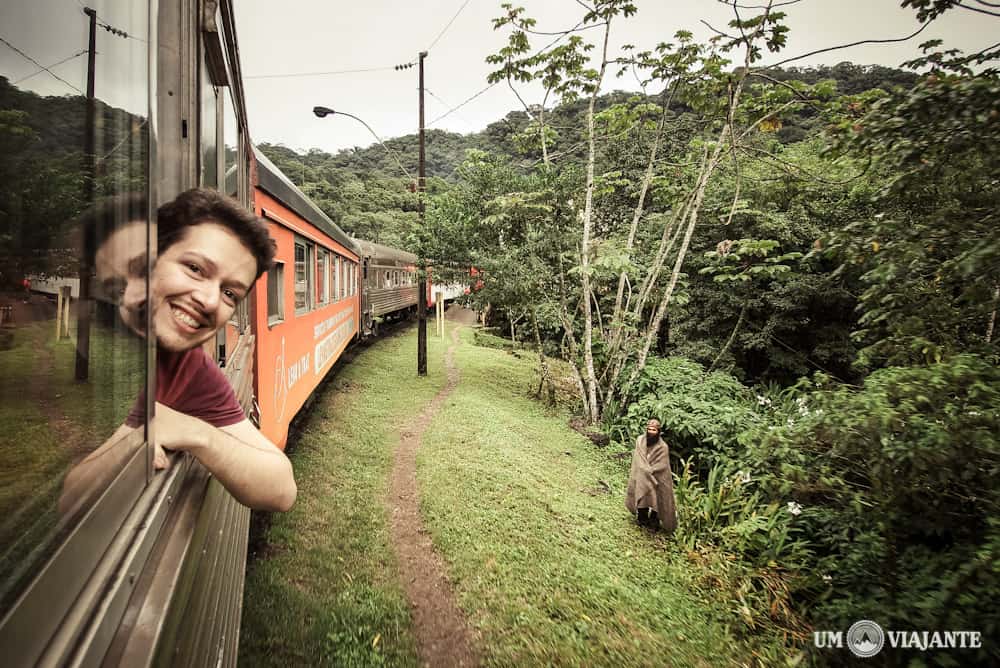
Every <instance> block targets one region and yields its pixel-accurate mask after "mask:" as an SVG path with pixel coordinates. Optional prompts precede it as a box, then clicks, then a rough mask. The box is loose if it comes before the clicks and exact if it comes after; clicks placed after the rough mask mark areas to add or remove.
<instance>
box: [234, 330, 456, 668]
mask: <svg viewBox="0 0 1000 668" xmlns="http://www.w3.org/2000/svg"><path fill="white" fill-rule="evenodd" d="M428 343H429V346H428V352H429V355H428V358H429V363H428V375H427V377H426V378H422V379H418V378H417V377H416V341H415V333H414V331H413V330H411V331H410V332H409V333H408V334H406V335H402V336H398V337H395V338H391V339H387V340H383V341H379V342H377V343H375V344H374V345H373V346H372V347H371V348H369V349H368V350H366V351H364V352H362V353H361V354H360V355H359V356H358V357H357V358H356V359H355V360H354V361H353V362H352V363H351V364H349V365H347V366H346V367H344V368H343V369H342V370H341V371H340V372H339V374H338V376H337V378H336V379H335V380H334V381H333V383H331V386H330V387H329V388H327V390H326V391H324V392H323V394H322V396H321V397H320V398H319V399H318V400H317V401H316V403H315V404H314V408H313V410H312V413H311V415H310V416H309V418H308V420H307V422H306V423H305V424H304V425H303V429H302V433H301V435H300V437H299V440H298V443H297V444H296V446H295V451H294V453H293V454H292V463H293V465H294V467H295V479H296V482H297V483H298V487H299V495H298V500H297V501H296V503H295V506H294V507H293V508H292V510H291V511H290V512H288V513H285V514H280V515H278V514H276V515H274V516H273V521H272V524H271V526H270V529H269V530H268V532H267V543H268V547H267V552H266V554H265V555H264V556H262V557H260V558H258V559H257V561H256V562H255V563H254V565H253V567H252V569H251V571H250V573H249V576H248V579H247V583H246V589H245V591H246V594H245V601H244V611H243V626H242V630H241V637H240V665H241V666H282V667H287V666H293V665H294V666H319V665H323V666H377V665H392V666H415V665H417V658H416V649H415V643H414V640H413V637H412V634H411V630H410V618H409V611H408V606H407V603H406V598H405V595H404V593H403V590H402V588H401V587H400V585H399V579H398V578H399V576H398V570H397V564H396V560H395V557H394V555H393V553H392V549H391V546H390V538H389V529H388V517H387V514H386V509H385V495H386V492H387V490H388V485H389V482H388V481H389V474H390V471H391V468H392V455H393V451H394V450H395V448H396V445H397V443H398V438H399V436H398V432H399V428H400V427H401V426H403V425H404V424H405V423H406V422H407V421H408V420H411V419H412V416H413V415H415V414H417V413H418V412H419V411H420V410H422V408H423V406H424V405H425V404H426V403H427V402H429V401H430V400H431V399H432V398H433V397H434V395H435V394H436V393H437V392H438V390H439V389H440V388H441V387H442V386H443V385H444V382H445V375H444V371H443V366H442V351H443V349H444V348H443V343H442V342H441V340H440V339H437V338H436V337H434V336H429V337H428ZM376 638H377V639H378V640H377V642H376Z"/></svg>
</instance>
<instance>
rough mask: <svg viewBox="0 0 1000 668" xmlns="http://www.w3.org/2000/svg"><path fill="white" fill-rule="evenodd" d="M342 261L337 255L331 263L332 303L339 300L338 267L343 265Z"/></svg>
mask: <svg viewBox="0 0 1000 668" xmlns="http://www.w3.org/2000/svg"><path fill="white" fill-rule="evenodd" d="M343 262H344V260H343V258H342V257H340V256H339V255H338V256H336V258H334V261H333V299H334V301H336V300H339V299H340V265H341V264H343Z"/></svg>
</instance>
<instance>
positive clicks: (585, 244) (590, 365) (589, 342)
mask: <svg viewBox="0 0 1000 668" xmlns="http://www.w3.org/2000/svg"><path fill="white" fill-rule="evenodd" d="M610 33H611V21H610V20H608V21H607V22H606V23H605V24H604V47H603V49H602V51H601V70H600V72H599V73H598V75H597V82H596V83H595V85H594V91H593V93H592V94H591V96H590V101H589V102H588V104H587V191H586V198H585V200H584V206H583V221H582V222H583V241H582V242H581V246H580V265H581V269H582V271H581V276H582V279H583V285H582V292H583V356H584V365H585V368H586V374H587V375H586V386H587V402H588V403H589V412H590V424H591V425H595V424H597V422H598V421H600V418H601V412H600V407H599V405H598V403H597V374H596V372H595V371H594V317H593V309H592V308H591V305H590V293H591V287H590V231H591V224H592V222H593V220H592V219H593V214H594V163H595V162H596V160H597V155H596V150H595V147H594V109H595V107H596V106H597V95H598V93H599V92H600V89H601V82H602V81H603V79H604V71H605V69H607V66H608V37H609V35H610Z"/></svg>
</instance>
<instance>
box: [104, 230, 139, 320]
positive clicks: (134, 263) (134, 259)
mask: <svg viewBox="0 0 1000 668" xmlns="http://www.w3.org/2000/svg"><path fill="white" fill-rule="evenodd" d="M94 267H95V269H96V271H97V284H98V289H99V290H100V293H101V295H102V296H103V297H104V298H105V299H107V300H108V301H110V302H112V303H113V304H117V305H118V313H119V314H120V315H121V318H122V320H123V321H124V322H125V324H126V325H128V327H129V329H131V330H132V331H134V332H135V333H137V334H139V335H140V336H141V335H144V334H145V326H146V221H144V220H143V221H133V222H130V223H127V224H126V225H124V226H122V227H120V228H118V229H117V230H115V231H114V232H113V233H112V234H111V235H110V236H109V237H108V238H107V239H106V240H105V241H104V243H103V244H101V246H100V248H98V249H97V253H96V254H95V255H94Z"/></svg>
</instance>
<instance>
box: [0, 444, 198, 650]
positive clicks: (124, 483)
mask: <svg viewBox="0 0 1000 668" xmlns="http://www.w3.org/2000/svg"><path fill="white" fill-rule="evenodd" d="M140 433H141V430H140ZM150 456H151V455H150V452H149V449H148V448H146V447H141V448H138V449H137V451H136V452H135V453H134V454H133V456H132V458H131V459H130V460H129V462H128V463H127V464H126V465H125V467H124V468H123V469H122V470H121V471H120V472H119V474H118V476H117V477H116V478H115V480H114V481H113V482H112V483H111V484H110V485H109V486H108V488H107V489H106V490H105V491H104V492H103V493H102V494H101V496H100V497H99V498H98V500H97V501H96V502H95V503H94V505H93V507H92V508H91V509H90V510H89V511H87V513H86V514H85V515H84V517H83V518H82V519H81V520H80V522H79V523H78V524H77V525H76V527H75V528H74V529H73V531H72V532H71V533H70V535H69V536H68V537H67V539H66V540H65V542H64V543H63V544H62V545H61V546H60V547H59V549H58V550H57V552H56V554H55V555H54V556H53V557H52V558H51V559H50V560H49V562H48V563H47V564H46V565H45V566H44V567H43V568H42V570H41V571H40V573H39V575H38V576H37V577H36V578H35V580H34V581H33V582H32V584H31V585H30V586H29V588H28V590H27V591H25V593H24V594H23V595H22V596H21V598H20V599H19V600H18V602H17V603H16V604H15V605H14V606H13V608H12V609H11V611H10V612H9V613H8V615H7V617H6V618H5V619H4V620H3V622H2V623H0V646H3V647H6V648H8V650H7V651H8V652H13V654H10V653H8V655H7V656H5V657H4V659H5V661H9V662H10V664H9V665H34V664H35V663H36V662H38V663H39V664H50V663H51V664H53V665H63V664H67V663H76V662H77V661H78V660H85V662H88V663H89V662H91V661H93V660H97V661H99V660H100V657H101V656H103V654H104V652H105V650H106V648H107V646H108V642H109V640H110V638H111V635H112V634H113V632H114V629H115V628H116V627H117V626H118V624H119V623H120V620H121V616H122V614H123V613H124V610H125V605H126V603H127V601H128V599H129V597H130V596H131V593H132V590H133V589H134V586H135V574H136V573H137V572H138V571H139V570H141V567H142V563H143V562H144V561H145V559H146V557H147V556H148V554H149V552H150V550H151V549H152V547H153V544H154V543H155V540H156V537H157V535H158V533H159V530H160V528H161V526H162V525H163V521H164V519H165V518H166V514H167V513H166V511H167V510H168V509H169V505H170V503H171V500H172V498H174V497H175V496H176V489H177V488H178V486H179V484H180V481H181V479H182V477H183V472H184V470H185V468H186V467H184V466H175V467H172V469H171V470H170V471H168V472H166V473H164V474H163V475H158V476H155V477H154V478H153V479H152V480H151V481H150V483H149V484H148V485H145V486H143V485H142V482H143V481H144V480H145V477H146V472H147V470H148V467H149V465H150V461H149V459H150ZM122 509H126V510H124V511H123V510H122ZM109 534H110V537H106V536H108V535H109ZM80 579H82V580H83V581H82V582H81V581H80Z"/></svg>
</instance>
